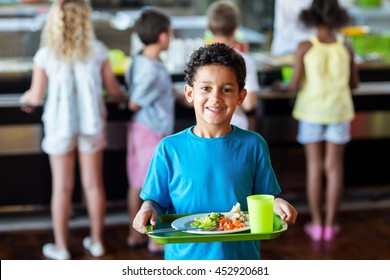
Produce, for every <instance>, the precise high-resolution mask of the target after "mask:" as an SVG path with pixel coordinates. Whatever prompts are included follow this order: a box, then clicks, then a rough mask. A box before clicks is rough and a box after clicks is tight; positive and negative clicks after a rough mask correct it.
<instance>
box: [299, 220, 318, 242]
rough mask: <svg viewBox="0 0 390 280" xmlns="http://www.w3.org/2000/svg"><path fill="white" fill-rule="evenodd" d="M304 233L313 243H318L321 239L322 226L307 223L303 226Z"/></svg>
mask: <svg viewBox="0 0 390 280" xmlns="http://www.w3.org/2000/svg"><path fill="white" fill-rule="evenodd" d="M303 229H304V231H305V232H306V234H307V235H308V236H310V238H311V239H312V240H314V241H319V240H321V238H322V226H319V225H312V224H311V223H307V224H306V225H305V226H304V228H303Z"/></svg>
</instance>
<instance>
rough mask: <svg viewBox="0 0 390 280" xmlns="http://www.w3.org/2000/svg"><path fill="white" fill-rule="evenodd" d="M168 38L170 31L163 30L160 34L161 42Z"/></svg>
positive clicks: (159, 39)
mask: <svg viewBox="0 0 390 280" xmlns="http://www.w3.org/2000/svg"><path fill="white" fill-rule="evenodd" d="M167 40H169V33H168V32H161V33H160V35H158V41H159V42H165V41H167Z"/></svg>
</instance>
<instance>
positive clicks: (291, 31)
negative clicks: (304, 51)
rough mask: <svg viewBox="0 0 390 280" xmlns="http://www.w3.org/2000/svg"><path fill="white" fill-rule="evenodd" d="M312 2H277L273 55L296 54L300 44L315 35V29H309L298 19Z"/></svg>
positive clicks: (306, 0)
mask: <svg viewBox="0 0 390 280" xmlns="http://www.w3.org/2000/svg"><path fill="white" fill-rule="evenodd" d="M311 2H312V0H294V1H291V0H275V18H274V36H273V40H272V44H271V54H272V55H277V56H282V55H286V54H291V53H294V52H295V50H296V49H297V47H298V44H299V43H300V42H302V41H305V40H307V39H308V38H309V37H311V35H313V34H314V33H315V29H307V28H306V27H305V26H304V25H303V24H302V23H301V22H300V21H299V19H298V17H299V14H300V12H301V11H302V10H303V9H305V8H308V7H309V6H310V4H311Z"/></svg>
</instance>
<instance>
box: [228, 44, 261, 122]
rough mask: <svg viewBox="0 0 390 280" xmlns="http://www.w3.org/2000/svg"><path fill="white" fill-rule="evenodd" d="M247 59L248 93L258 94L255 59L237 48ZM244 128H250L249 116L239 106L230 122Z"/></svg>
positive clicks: (258, 86)
mask: <svg viewBox="0 0 390 280" xmlns="http://www.w3.org/2000/svg"><path fill="white" fill-rule="evenodd" d="M236 51H237V52H238V53H239V54H240V55H241V56H242V57H243V58H244V60H245V64H246V80H245V88H246V90H247V93H248V94H256V93H257V92H259V91H260V85H259V80H258V78H257V69H256V65H255V62H254V61H253V59H252V58H251V57H250V56H249V55H248V54H246V53H243V52H241V51H239V50H236ZM230 123H231V124H234V125H236V126H238V127H240V128H242V129H248V128H249V122H248V117H247V115H246V113H245V111H244V110H243V109H242V108H241V107H240V106H237V108H236V111H235V112H234V114H233V117H232V120H231V122H230Z"/></svg>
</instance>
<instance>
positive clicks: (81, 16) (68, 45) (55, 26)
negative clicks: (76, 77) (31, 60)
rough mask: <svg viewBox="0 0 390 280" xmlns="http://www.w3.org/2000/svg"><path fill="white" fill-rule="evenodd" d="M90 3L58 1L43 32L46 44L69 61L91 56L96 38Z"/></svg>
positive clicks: (72, 0) (83, 1) (82, 0)
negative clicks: (93, 41)
mask: <svg viewBox="0 0 390 280" xmlns="http://www.w3.org/2000/svg"><path fill="white" fill-rule="evenodd" d="M90 14H91V7H90V5H89V1H88V0H58V1H56V3H54V4H53V6H52V8H51V10H50V12H49V15H48V20H47V22H46V25H45V27H44V29H43V32H42V41H43V43H44V44H45V45H46V46H47V47H48V48H49V49H51V50H52V51H53V52H54V53H55V54H56V55H57V56H58V57H59V58H61V59H63V60H65V61H71V60H74V59H75V60H81V59H84V58H86V57H87V55H89V52H90V49H91V45H92V40H93V39H94V38H95V33H94V30H93V24H92V21H91V18H90Z"/></svg>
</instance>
